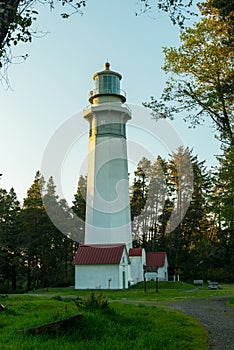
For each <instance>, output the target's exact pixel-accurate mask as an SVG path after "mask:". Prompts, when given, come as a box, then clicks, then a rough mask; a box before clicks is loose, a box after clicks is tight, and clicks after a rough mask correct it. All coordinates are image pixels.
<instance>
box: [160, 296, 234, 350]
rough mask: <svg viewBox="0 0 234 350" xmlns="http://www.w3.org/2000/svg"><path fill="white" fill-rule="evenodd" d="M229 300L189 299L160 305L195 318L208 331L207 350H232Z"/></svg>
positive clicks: (233, 339) (232, 313) (233, 327)
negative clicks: (227, 302) (227, 303)
mask: <svg viewBox="0 0 234 350" xmlns="http://www.w3.org/2000/svg"><path fill="white" fill-rule="evenodd" d="M228 299H230V298H223V297H216V298H209V299H190V300H183V301H180V302H173V303H170V302H165V303H162V304H161V305H163V306H165V307H168V308H170V309H174V310H178V311H181V312H183V313H185V314H188V315H191V316H193V317H194V318H196V319H197V320H198V321H199V322H200V323H201V324H202V325H203V326H204V327H205V328H206V329H207V331H208V335H209V337H208V342H209V349H211V350H234V308H233V307H230V306H228V305H226V304H225V302H226V301H227V300H228Z"/></svg>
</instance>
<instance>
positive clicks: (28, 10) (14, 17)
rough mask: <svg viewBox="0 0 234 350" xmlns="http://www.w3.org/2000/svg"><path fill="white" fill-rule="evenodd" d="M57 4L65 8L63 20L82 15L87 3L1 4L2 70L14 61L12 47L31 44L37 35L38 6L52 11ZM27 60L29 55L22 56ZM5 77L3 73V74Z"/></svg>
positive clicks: (8, 0) (14, 0) (27, 0)
mask: <svg viewBox="0 0 234 350" xmlns="http://www.w3.org/2000/svg"><path fill="white" fill-rule="evenodd" d="M56 3H59V4H60V5H61V6H62V7H65V11H66V12H65V13H61V16H62V17H63V18H68V17H69V16H70V15H72V14H73V13H77V12H78V13H82V12H81V8H82V7H84V6H85V5H86V1H75V0H56V1H55V0H2V1H1V2H0V70H1V68H2V69H3V70H4V71H6V70H7V68H8V66H9V64H10V63H11V60H12V54H11V46H12V45H13V46H15V45H17V44H18V43H20V42H24V43H25V42H31V41H32V38H33V36H34V35H35V34H36V33H37V32H36V31H35V29H34V27H33V25H34V22H35V21H36V19H37V16H38V14H39V12H38V5H42V4H45V5H48V6H49V7H50V9H51V10H53V9H54V7H55V5H56ZM22 58H24V59H25V58H27V55H25V56H22ZM2 75H3V73H2Z"/></svg>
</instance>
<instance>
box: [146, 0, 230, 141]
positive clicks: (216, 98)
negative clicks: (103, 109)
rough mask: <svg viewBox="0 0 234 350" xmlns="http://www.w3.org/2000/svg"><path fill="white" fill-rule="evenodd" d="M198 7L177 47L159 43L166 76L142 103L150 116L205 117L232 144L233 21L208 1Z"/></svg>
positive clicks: (194, 120) (196, 121) (197, 121)
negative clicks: (196, 16) (156, 96)
mask: <svg viewBox="0 0 234 350" xmlns="http://www.w3.org/2000/svg"><path fill="white" fill-rule="evenodd" d="M200 9H201V12H202V14H203V17H202V19H201V20H200V22H198V23H196V24H195V25H194V26H193V27H191V28H186V29H185V30H184V31H182V32H181V36H180V40H181V45H180V47H179V48H174V47H170V48H164V49H163V52H164V54H165V63H164V66H163V70H164V71H165V72H166V73H168V74H170V78H169V80H168V81H167V84H166V87H165V88H164V91H163V94H162V96H161V99H160V100H159V101H158V100H156V99H154V98H153V97H151V101H150V102H149V103H144V104H143V105H144V106H145V107H147V108H150V109H151V110H152V111H153V116H154V117H155V119H158V118H173V117H174V116H175V115H176V116H177V115H178V114H182V116H183V118H184V119H185V120H190V121H191V125H192V126H193V127H195V126H196V125H198V124H201V123H203V122H204V121H205V120H207V119H208V118H209V119H211V120H212V122H213V123H214V125H215V127H216V129H217V131H218V136H219V137H221V138H222V140H223V141H229V143H231V144H234V136H233V123H234V115H233V101H234V100H233V75H234V73H233V64H232V62H233V58H234V57H233V46H232V43H233V34H234V32H233V21H232V19H231V18H230V17H227V18H221V17H220V15H219V12H217V10H215V9H214V8H212V7H210V5H209V2H208V3H205V4H203V6H200ZM185 113H186V114H185Z"/></svg>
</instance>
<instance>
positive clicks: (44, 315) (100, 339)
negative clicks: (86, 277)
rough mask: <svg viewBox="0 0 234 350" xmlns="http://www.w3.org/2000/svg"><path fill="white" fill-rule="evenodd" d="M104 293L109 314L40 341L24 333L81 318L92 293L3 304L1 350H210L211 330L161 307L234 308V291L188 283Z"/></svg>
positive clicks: (39, 294) (53, 292)
mask: <svg viewBox="0 0 234 350" xmlns="http://www.w3.org/2000/svg"><path fill="white" fill-rule="evenodd" d="M103 293H104V296H105V297H106V298H107V299H108V300H110V303H109V308H108V309H104V310H102V309H101V310H94V311H92V312H91V311H88V310H86V309H85V310H84V311H82V313H83V318H82V320H79V321H78V322H77V323H76V324H75V325H74V327H72V328H69V330H68V331H66V332H65V331H60V332H58V333H57V334H50V333H48V334H43V335H36V336H35V335H34V336H32V335H30V334H28V332H26V334H22V333H20V332H19V330H20V329H25V330H28V329H30V328H32V327H36V326H40V325H43V324H45V323H50V322H54V321H58V320H60V319H63V318H65V317H68V316H73V315H75V314H77V312H78V309H77V306H76V305H75V303H74V300H72V298H73V299H74V298H76V297H78V296H79V297H82V298H83V297H89V296H90V294H91V291H87V290H83V291H81V290H79V291H76V290H74V289H73V288H49V289H41V290H37V291H34V292H32V293H31V294H32V295H27V294H24V295H9V296H8V297H7V298H0V303H2V304H4V305H5V306H6V310H5V311H2V312H0V344H1V350H48V349H49V350H50V349H56V350H66V349H68V350H73V349H74V350H75V349H79V350H84V349H85V350H86V349H87V350H103V349H104V350H115V349H116V350H117V349H118V350H122V349H124V350H128V349H134V350H142V349H144V348H147V349H148V350H154V349H160V350H164V349H165V350H178V349H179V350H183V349H186V350H187V349H188V350H207V349H208V348H207V332H206V330H205V329H204V328H203V327H202V326H201V325H200V324H199V323H198V322H197V321H196V320H194V319H193V318H192V317H190V316H187V315H184V314H181V313H179V312H177V311H173V310H168V309H163V307H162V305H161V304H160V302H164V301H178V300H181V299H188V298H197V297H201V298H210V297H212V296H230V305H234V288H233V285H223V286H222V289H220V290H209V289H208V288H207V286H204V287H202V288H201V287H199V288H195V287H194V286H193V285H191V284H187V283H183V282H175V283H174V282H160V283H159V293H156V291H155V283H151V282H149V283H147V292H146V293H145V292H144V289H143V285H142V284H138V285H137V286H134V287H132V288H130V289H128V290H125V291H121V290H117V291H114V290H106V291H103ZM95 294H96V295H98V294H99V292H97V291H96V292H95ZM160 305H161V306H160Z"/></svg>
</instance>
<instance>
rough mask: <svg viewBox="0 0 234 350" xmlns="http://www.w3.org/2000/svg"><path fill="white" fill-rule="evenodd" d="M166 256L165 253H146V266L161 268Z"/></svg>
mask: <svg viewBox="0 0 234 350" xmlns="http://www.w3.org/2000/svg"><path fill="white" fill-rule="evenodd" d="M166 256H167V253H165V252H147V253H146V266H157V267H163V266H164V264H165V258H166Z"/></svg>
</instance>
